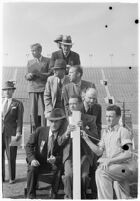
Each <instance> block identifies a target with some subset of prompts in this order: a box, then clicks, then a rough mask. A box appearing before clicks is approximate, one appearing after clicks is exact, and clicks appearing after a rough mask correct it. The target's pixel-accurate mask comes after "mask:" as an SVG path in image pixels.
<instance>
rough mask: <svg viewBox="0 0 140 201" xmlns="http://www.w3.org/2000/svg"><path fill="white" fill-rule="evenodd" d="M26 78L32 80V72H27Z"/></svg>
mask: <svg viewBox="0 0 140 201" xmlns="http://www.w3.org/2000/svg"><path fill="white" fill-rule="evenodd" d="M26 78H27V80H32V79H33V78H34V74H33V73H28V74H27V75H26Z"/></svg>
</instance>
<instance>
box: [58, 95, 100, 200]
mask: <svg viewBox="0 0 140 201" xmlns="http://www.w3.org/2000/svg"><path fill="white" fill-rule="evenodd" d="M69 109H70V111H71V112H72V111H81V112H82V109H83V104H82V99H81V97H80V96H72V97H70V99H69ZM78 126H79V127H81V130H85V131H86V133H88V134H89V135H90V136H91V137H95V138H98V134H97V128H96V125H95V119H94V117H93V116H91V115H87V114H83V113H82V115H81V121H79V122H78ZM75 129H76V127H75V126H74V125H71V124H69V125H68V127H67V130H66V132H65V133H64V134H62V135H59V136H58V144H59V145H61V146H62V147H63V163H64V176H63V182H64V193H65V198H66V199H72V194H73V191H72V184H73V181H72V177H73V176H72V175H73V173H72V139H71V137H70V133H71V132H72V131H74V130H75ZM93 159H94V154H93V153H92V152H91V150H90V149H89V147H88V146H87V145H86V143H85V142H84V140H83V139H82V138H81V174H82V175H81V177H82V179H81V181H82V182H81V184H82V186H81V188H82V189H81V192H82V195H81V197H82V198H83V199H85V198H86V189H87V188H88V185H89V177H88V174H89V168H90V166H92V164H93Z"/></svg>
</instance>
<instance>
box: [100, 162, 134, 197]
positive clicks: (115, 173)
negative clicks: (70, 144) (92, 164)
mask: <svg viewBox="0 0 140 201" xmlns="http://www.w3.org/2000/svg"><path fill="white" fill-rule="evenodd" d="M131 174H132V172H131V171H130V170H129V168H128V166H127V165H126V164H113V165H110V166H109V169H108V170H102V169H101V168H100V166H99V167H98V169H97V170H96V184H97V191H98V199H113V188H114V190H115V193H116V196H117V199H128V198H130V190H129V181H128V177H129V176H130V175H131Z"/></svg>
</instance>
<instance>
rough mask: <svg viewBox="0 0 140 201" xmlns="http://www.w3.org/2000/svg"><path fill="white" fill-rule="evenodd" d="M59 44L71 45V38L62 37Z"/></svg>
mask: <svg viewBox="0 0 140 201" xmlns="http://www.w3.org/2000/svg"><path fill="white" fill-rule="evenodd" d="M60 43H61V44H64V45H73V43H72V40H71V36H63V39H62V42H60Z"/></svg>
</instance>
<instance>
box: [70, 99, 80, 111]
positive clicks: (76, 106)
mask: <svg viewBox="0 0 140 201" xmlns="http://www.w3.org/2000/svg"><path fill="white" fill-rule="evenodd" d="M81 108H82V103H81V102H79V100H78V98H70V99H69V109H70V111H80V110H81Z"/></svg>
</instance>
